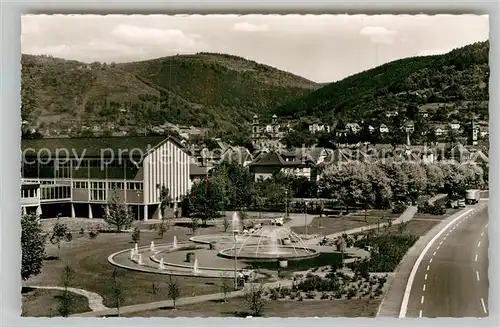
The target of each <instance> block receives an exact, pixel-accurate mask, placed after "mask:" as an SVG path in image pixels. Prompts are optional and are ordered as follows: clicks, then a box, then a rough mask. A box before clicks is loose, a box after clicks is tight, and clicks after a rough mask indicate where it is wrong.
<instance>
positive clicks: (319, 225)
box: [291, 215, 386, 235]
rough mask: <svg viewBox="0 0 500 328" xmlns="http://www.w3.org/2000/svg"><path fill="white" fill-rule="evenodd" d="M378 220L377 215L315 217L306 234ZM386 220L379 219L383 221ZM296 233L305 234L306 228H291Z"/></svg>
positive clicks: (351, 227) (324, 232)
mask: <svg viewBox="0 0 500 328" xmlns="http://www.w3.org/2000/svg"><path fill="white" fill-rule="evenodd" d="M379 220H380V217H379V216H367V217H366V220H365V217H364V216H354V215H353V216H343V217H340V216H329V217H325V216H324V217H321V218H320V217H315V218H314V219H313V220H312V221H311V223H310V224H309V225H308V226H307V234H313V235H314V234H319V235H330V234H334V233H337V232H342V231H345V230H350V229H354V228H359V227H364V226H369V225H372V224H377V222H378V221H379ZM385 222H386V221H380V223H385ZM291 229H292V231H293V232H295V233H297V234H305V233H306V229H305V227H304V226H297V227H292V228H291Z"/></svg>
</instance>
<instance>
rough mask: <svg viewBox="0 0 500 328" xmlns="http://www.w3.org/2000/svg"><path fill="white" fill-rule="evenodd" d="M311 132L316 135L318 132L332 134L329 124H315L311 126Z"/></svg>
mask: <svg viewBox="0 0 500 328" xmlns="http://www.w3.org/2000/svg"><path fill="white" fill-rule="evenodd" d="M309 131H310V132H311V133H312V134H314V133H318V132H327V133H330V126H329V125H328V124H320V123H313V124H309Z"/></svg>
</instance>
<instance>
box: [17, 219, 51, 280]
mask: <svg viewBox="0 0 500 328" xmlns="http://www.w3.org/2000/svg"><path fill="white" fill-rule="evenodd" d="M45 241H46V236H45V235H44V234H43V230H42V227H41V226H40V221H39V218H38V216H36V215H34V214H26V215H23V216H22V217H21V254H22V260H21V278H22V279H23V280H28V278H29V277H31V276H36V275H38V274H40V273H41V272H42V266H43V260H44V258H45Z"/></svg>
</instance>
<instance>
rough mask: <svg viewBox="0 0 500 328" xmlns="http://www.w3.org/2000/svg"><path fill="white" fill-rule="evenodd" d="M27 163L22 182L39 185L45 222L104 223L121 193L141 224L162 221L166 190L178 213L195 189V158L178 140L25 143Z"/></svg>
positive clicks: (75, 140)
mask: <svg viewBox="0 0 500 328" xmlns="http://www.w3.org/2000/svg"><path fill="white" fill-rule="evenodd" d="M22 158H23V162H22V165H21V176H22V178H23V179H24V180H25V181H37V183H38V184H39V185H38V186H39V187H38V188H39V189H38V198H39V206H38V207H36V210H37V211H38V212H39V214H41V215H42V217H55V216H56V215H57V214H59V213H61V215H63V216H71V217H88V218H100V217H102V216H103V213H104V207H105V204H106V203H107V202H108V200H109V199H110V198H111V197H113V195H114V193H116V194H117V195H118V197H119V198H120V200H122V201H123V202H125V203H126V204H127V205H130V206H131V208H132V210H133V212H134V215H135V217H136V219H141V220H147V219H151V218H161V213H160V212H161V211H160V208H159V204H160V186H165V187H167V188H168V189H169V191H170V197H171V199H172V203H171V205H170V207H171V208H172V209H174V208H176V207H177V205H178V204H179V202H180V201H181V198H182V196H184V195H186V194H187V193H188V191H189V189H190V186H191V181H190V179H189V166H190V155H189V153H188V151H187V149H186V148H185V147H184V146H183V145H182V144H181V143H180V142H179V141H177V140H176V139H174V138H172V137H168V138H165V137H161V136H153V137H151V136H147V137H109V138H64V139H35V140H23V141H22ZM26 185H27V184H26V183H23V184H22V186H23V187H22V188H28V187H27V186H26ZM23 192H24V191H23ZM28 196H29V195H28ZM28 198H30V197H28ZM34 206H35V205H33V206H30V207H29V208H27V209H28V210H32V208H33V207H34Z"/></svg>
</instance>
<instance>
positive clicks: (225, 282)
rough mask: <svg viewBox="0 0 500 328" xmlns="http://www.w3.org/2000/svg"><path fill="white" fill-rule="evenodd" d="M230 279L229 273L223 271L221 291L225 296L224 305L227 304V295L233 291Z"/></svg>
mask: <svg viewBox="0 0 500 328" xmlns="http://www.w3.org/2000/svg"><path fill="white" fill-rule="evenodd" d="M230 278H231V277H230V276H229V274H228V273H227V271H223V272H222V273H221V275H220V290H221V292H222V294H224V303H227V293H229V292H230V291H231V290H232V286H231V279H230Z"/></svg>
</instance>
